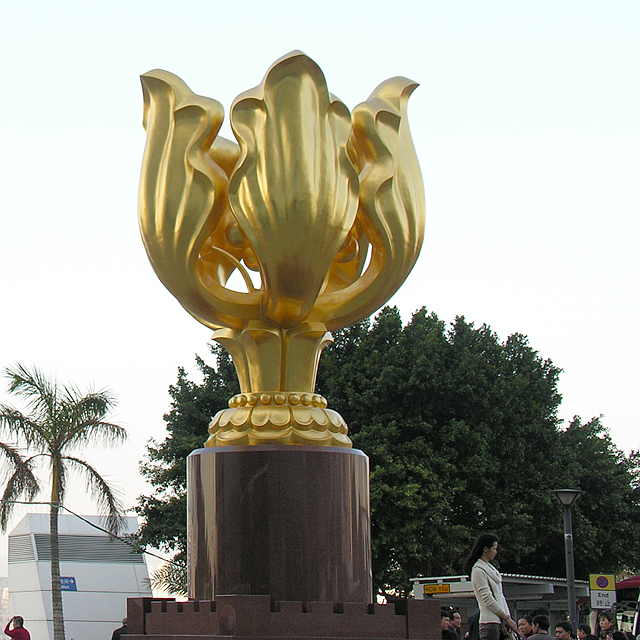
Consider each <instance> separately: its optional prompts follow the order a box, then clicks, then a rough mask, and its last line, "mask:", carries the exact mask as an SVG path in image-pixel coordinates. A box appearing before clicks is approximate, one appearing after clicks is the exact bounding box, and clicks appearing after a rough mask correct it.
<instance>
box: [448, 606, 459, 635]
mask: <svg viewBox="0 0 640 640" xmlns="http://www.w3.org/2000/svg"><path fill="white" fill-rule="evenodd" d="M449 619H450V622H449V631H451V632H452V633H453V635H454V636H455V638H456V640H460V627H461V626H462V616H461V615H460V613H458V612H457V611H453V612H452V613H451V615H450V616H449Z"/></svg>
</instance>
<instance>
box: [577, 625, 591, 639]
mask: <svg viewBox="0 0 640 640" xmlns="http://www.w3.org/2000/svg"><path fill="white" fill-rule="evenodd" d="M590 635H593V634H592V633H591V627H590V626H589V625H588V624H579V625H578V640H584V639H585V638H586V637H587V636H590Z"/></svg>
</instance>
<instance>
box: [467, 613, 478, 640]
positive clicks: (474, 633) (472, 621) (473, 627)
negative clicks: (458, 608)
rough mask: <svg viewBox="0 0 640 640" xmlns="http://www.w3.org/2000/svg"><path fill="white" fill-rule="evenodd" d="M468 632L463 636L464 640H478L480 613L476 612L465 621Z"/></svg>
mask: <svg viewBox="0 0 640 640" xmlns="http://www.w3.org/2000/svg"><path fill="white" fill-rule="evenodd" d="M467 627H468V628H469V631H467V633H465V634H464V640H480V611H476V612H475V613H474V614H472V615H470V616H469V619H468V620H467Z"/></svg>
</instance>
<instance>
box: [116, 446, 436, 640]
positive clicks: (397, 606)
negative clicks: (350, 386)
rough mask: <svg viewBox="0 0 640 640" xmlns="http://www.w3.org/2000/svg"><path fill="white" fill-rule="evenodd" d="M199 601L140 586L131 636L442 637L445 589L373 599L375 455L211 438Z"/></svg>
mask: <svg viewBox="0 0 640 640" xmlns="http://www.w3.org/2000/svg"><path fill="white" fill-rule="evenodd" d="M187 486H188V496H187V497H188V500H187V503H188V509H187V511H188V516H187V517H188V526H187V531H188V534H187V538H188V541H187V546H188V566H189V601H187V602H176V601H174V600H172V599H153V598H130V599H129V600H128V610H127V619H128V633H129V635H128V637H129V638H131V640H178V639H179V640H214V639H220V638H229V639H231V638H233V639H237V640H276V639H287V640H296V639H297V640H303V639H304V640H312V639H314V638H318V639H320V638H322V639H328V638H333V639H344V640H347V639H349V640H354V639H358V638H360V639H362V640H364V639H365V638H366V639H367V640H371V639H375V638H377V639H381V640H382V639H388V640H392V639H393V640H401V639H412V640H437V639H439V638H440V636H441V630H440V606H439V603H438V601H436V600H402V601H399V602H397V603H394V604H387V605H380V604H374V603H373V588H372V576H371V547H370V544H371V543H370V519H369V464H368V458H367V457H366V456H365V455H364V454H363V453H362V452H361V451H357V450H355V449H347V448H340V447H310V446H293V445H289V446H277V445H262V446H260V445H258V446H244V447H211V448H206V449H198V450H196V451H194V452H193V453H192V454H191V455H190V456H189V458H188V459H187Z"/></svg>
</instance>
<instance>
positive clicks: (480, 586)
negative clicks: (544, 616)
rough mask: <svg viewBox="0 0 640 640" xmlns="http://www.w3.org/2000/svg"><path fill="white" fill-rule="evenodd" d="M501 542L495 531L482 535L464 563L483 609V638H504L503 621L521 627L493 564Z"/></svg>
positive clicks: (481, 615) (510, 625)
mask: <svg viewBox="0 0 640 640" xmlns="http://www.w3.org/2000/svg"><path fill="white" fill-rule="evenodd" d="M498 541H499V538H498V536H497V535H496V534H495V533H483V534H482V535H480V536H479V537H478V539H477V540H476V541H475V544H474V545H473V548H472V549H471V553H470V554H469V557H468V558H467V561H466V562H465V565H464V570H465V573H467V574H468V575H469V576H470V577H471V584H472V585H473V592H474V593H475V596H476V600H477V601H478V608H479V609H480V640H500V636H501V628H502V622H503V621H504V622H505V623H506V624H507V626H508V627H509V628H510V629H511V630H512V631H516V632H517V630H518V625H517V624H516V623H515V621H514V620H512V619H511V614H510V613H509V605H508V604H507V601H506V599H505V597H504V593H502V576H501V575H500V572H499V571H498V570H497V569H496V568H495V567H494V566H493V565H492V564H491V561H492V560H493V559H494V558H495V557H496V554H497V553H498Z"/></svg>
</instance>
